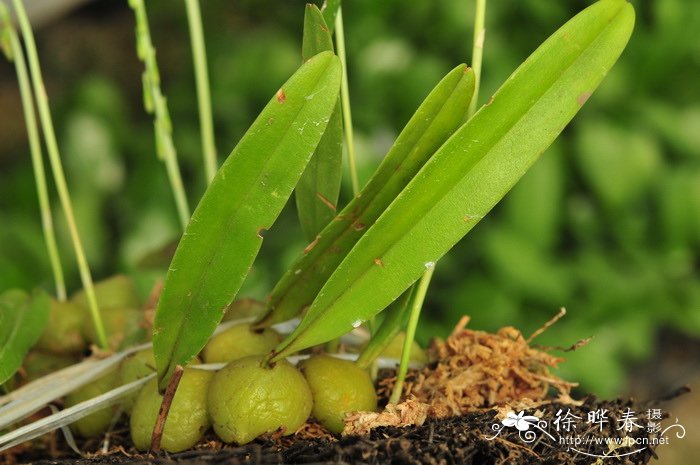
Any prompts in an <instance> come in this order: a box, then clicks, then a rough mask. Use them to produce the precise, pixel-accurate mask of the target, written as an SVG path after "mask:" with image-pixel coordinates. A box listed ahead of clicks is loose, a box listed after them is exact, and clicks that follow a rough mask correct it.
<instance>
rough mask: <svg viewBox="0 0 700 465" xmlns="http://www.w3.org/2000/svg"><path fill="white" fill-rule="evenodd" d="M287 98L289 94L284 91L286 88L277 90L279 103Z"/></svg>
mask: <svg viewBox="0 0 700 465" xmlns="http://www.w3.org/2000/svg"><path fill="white" fill-rule="evenodd" d="M285 100H287V95H286V94H285V93H284V89H280V90H278V91H277V103H284V101H285Z"/></svg>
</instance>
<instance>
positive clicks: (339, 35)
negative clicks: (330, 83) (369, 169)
mask: <svg viewBox="0 0 700 465" xmlns="http://www.w3.org/2000/svg"><path fill="white" fill-rule="evenodd" d="M335 42H336V47H337V49H338V57H339V58H340V63H341V66H342V69H343V78H342V80H341V82H340V99H341V106H342V110H343V130H344V132H345V143H346V145H347V148H348V164H349V165H350V181H351V182H352V194H353V196H357V194H358V193H359V192H360V183H359V181H358V179H357V162H356V158H355V142H354V136H353V130H352V112H351V111H350V90H349V88H348V63H347V59H346V57H345V32H344V30H343V11H342V8H338V14H337V16H336V17H335Z"/></svg>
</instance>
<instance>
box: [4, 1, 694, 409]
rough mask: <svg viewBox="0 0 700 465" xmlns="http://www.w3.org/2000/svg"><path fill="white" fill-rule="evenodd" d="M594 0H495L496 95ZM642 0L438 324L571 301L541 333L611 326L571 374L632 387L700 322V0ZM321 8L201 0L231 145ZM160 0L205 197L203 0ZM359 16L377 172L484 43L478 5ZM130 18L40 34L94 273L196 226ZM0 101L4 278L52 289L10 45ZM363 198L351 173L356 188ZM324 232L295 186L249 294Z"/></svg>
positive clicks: (285, 71)
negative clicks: (193, 42)
mask: <svg viewBox="0 0 700 465" xmlns="http://www.w3.org/2000/svg"><path fill="white" fill-rule="evenodd" d="M589 3H590V2H589V1H582V0H566V1H553V0H550V1H545V0H522V1H519V2H498V1H494V2H490V3H489V5H488V10H487V35H486V45H485V58H484V74H483V87H482V94H481V101H482V102H485V101H486V100H487V99H488V98H489V96H490V95H491V94H492V93H493V92H494V91H495V90H496V89H497V87H498V86H499V85H500V83H502V82H503V81H504V80H505V79H506V78H507V77H508V75H509V74H510V73H511V72H512V71H513V70H514V69H515V68H516V66H517V65H518V64H519V63H520V62H521V61H522V60H524V59H525V58H526V57H527V55H528V54H529V53H530V52H532V51H533V50H534V49H535V47H536V46H537V45H538V44H539V43H540V42H542V41H543V40H544V39H545V38H546V37H547V36H548V35H549V34H551V33H552V32H553V31H554V30H555V29H556V28H557V27H558V26H559V25H561V24H562V23H564V22H565V21H566V20H567V19H568V18H570V17H571V16H573V15H574V14H575V13H576V12H577V11H579V10H580V9H582V8H584V7H585V6H586V5H587V4H589ZM633 3H634V4H635V6H636V8H637V18H638V20H637V27H636V30H635V33H634V35H633V37H632V40H631V42H630V45H629V47H628V49H627V50H626V51H625V53H624V54H623V56H622V58H621V60H620V61H619V62H618V64H617V65H616V66H615V68H614V69H613V70H612V72H611V73H610V75H609V76H608V78H607V79H606V80H605V81H604V83H603V85H602V86H601V88H600V89H599V90H598V92H597V93H596V94H595V95H594V96H593V97H592V98H591V99H590V100H589V101H588V103H587V104H586V105H585V107H584V108H583V110H582V111H581V112H580V114H579V115H578V116H577V118H576V119H575V121H574V122H573V123H572V124H571V125H570V126H569V127H568V128H567V129H566V130H565V132H564V134H563V135H562V137H561V138H560V139H559V140H558V141H557V143H556V144H555V145H554V146H553V147H552V148H551V149H550V150H549V151H548V152H547V153H545V154H544V155H543V157H542V159H541V160H540V161H539V162H538V163H537V164H536V165H535V166H534V168H533V169H532V170H531V171H530V172H529V173H528V174H527V175H526V177H525V178H524V179H523V180H522V181H521V182H520V183H519V184H518V185H517V186H516V188H515V189H514V190H513V191H512V192H511V193H510V194H509V195H508V196H507V197H506V199H505V200H504V201H503V202H502V203H501V204H500V205H499V206H498V207H497V208H496V209H495V210H494V211H493V212H492V213H491V214H490V215H489V216H488V217H487V218H485V219H484V220H483V221H482V222H481V224H480V225H479V226H478V227H477V228H476V229H475V230H474V231H473V232H472V233H470V234H469V235H468V236H467V237H466V238H465V240H463V241H462V242H461V243H460V244H458V245H457V247H455V248H454V249H453V251H452V252H451V253H450V254H449V255H448V256H447V257H445V258H444V259H443V260H442V261H441V262H440V264H439V266H438V268H437V271H436V275H435V278H434V280H433V284H432V286H431V289H430V293H429V297H428V302H427V306H426V310H425V313H424V316H423V323H422V325H421V327H420V332H419V338H420V339H421V340H422V341H424V342H425V341H427V340H428V339H429V338H430V337H433V336H445V335H446V334H448V333H449V331H450V329H451V327H452V326H453V325H454V324H455V323H456V321H457V320H458V319H459V317H460V316H461V315H463V314H469V315H471V317H472V321H471V323H470V325H471V327H473V328H478V329H487V330H495V329H497V328H499V327H501V326H505V325H513V326H516V327H518V328H520V329H522V330H523V332H524V333H525V334H526V335H527V334H529V333H531V332H532V331H534V330H535V329H537V328H538V327H540V326H541V325H542V324H543V323H544V322H545V321H546V320H548V319H549V318H550V317H551V316H553V315H554V314H555V313H556V312H557V311H558V309H559V308H560V307H566V308H567V309H568V316H567V317H566V318H565V319H563V320H562V321H560V322H559V323H557V324H556V325H555V326H554V327H553V328H551V329H550V330H549V331H547V332H546V333H545V334H544V335H543V336H542V337H541V338H539V339H538V342H540V343H541V344H543V345H552V346H569V345H571V344H573V343H575V342H576V341H578V340H580V339H582V338H585V337H588V336H594V339H593V342H592V343H591V344H589V345H588V346H587V347H585V348H583V349H580V350H579V351H576V352H573V353H568V354H566V358H567V359H568V362H567V363H566V364H565V366H564V367H563V368H562V375H563V376H567V377H569V378H570V379H573V380H578V381H580V382H581V384H582V387H583V388H584V389H585V390H587V391H592V392H595V393H597V394H600V395H607V396H613V395H617V394H620V393H621V392H624V391H625V389H627V388H626V386H629V383H627V379H628V375H629V374H630V373H632V372H634V371H635V370H636V367H640V366H646V365H645V364H648V363H651V362H649V360H651V359H652V358H654V357H658V353H659V351H660V350H662V349H663V347H662V346H661V345H660V342H659V341H660V340H662V339H663V340H669V339H670V340H671V342H673V341H677V340H679V338H687V339H682V340H683V341H686V340H687V341H691V342H692V341H693V340H694V339H697V337H698V336H700V279H699V278H698V273H697V269H698V264H699V257H700V86H699V85H698V82H699V81H698V76H700V41H698V40H697V31H700V3H698V2H697V1H696V0H655V1H635V2H633ZM303 5H304V2H303V1H296V0H295V1H290V0H285V1H282V0H256V1H253V0H237V1H227V0H207V1H206V2H202V9H203V20H204V24H205V37H206V42H207V49H208V50H207V52H208V59H209V65H210V76H211V86H212V96H213V107H214V117H215V124H216V137H217V145H218V149H219V155H220V157H219V158H220V160H223V159H224V157H225V156H226V155H227V154H228V153H229V152H230V150H231V149H232V148H233V146H234V145H235V144H236V142H237V140H238V139H239V138H240V136H241V135H242V134H243V132H244V131H245V129H246V128H247V126H248V125H249V124H250V123H251V122H252V120H253V119H254V118H255V116H256V115H257V113H258V112H259V111H260V109H261V108H262V106H263V105H264V104H265V103H266V102H267V100H268V99H269V98H270V96H271V95H273V94H274V92H275V91H276V90H277V89H278V87H279V85H280V84H281V83H282V82H284V80H285V79H286V78H287V77H288V76H289V75H290V74H291V73H292V72H293V71H294V69H296V67H297V66H298V65H299V64H300V59H301V58H300V48H301V33H302V19H303V14H304V12H303ZM147 7H148V9H149V14H150V22H151V27H152V33H153V41H154V44H155V46H156V48H157V50H158V60H159V64H160V67H161V75H162V80H163V90H164V92H165V94H166V95H167V97H168V101H169V105H170V110H171V114H172V118H173V126H174V133H175V144H176V147H177V149H178V153H179V157H180V161H181V166H182V171H183V176H184V178H185V182H186V185H187V192H188V195H189V198H190V203H191V205H192V206H194V205H195V204H196V202H197V199H198V198H199V196H200V195H201V194H202V192H203V190H204V174H203V168H202V163H201V155H200V142H199V127H198V119H197V107H196V100H195V90H194V77H193V72H192V64H191V63H192V62H191V50H190V43H189V36H188V30H187V22H186V17H185V9H184V4H183V3H182V2H173V1H172V0H149V1H148V2H147ZM344 16H345V30H346V41H347V48H348V62H349V79H350V93H351V102H352V110H353V118H354V124H355V131H356V145H357V150H358V152H359V153H358V156H359V172H360V178H361V180H364V181H366V180H368V179H369V176H370V175H371V173H372V171H373V170H374V168H375V167H376V166H377V165H378V163H379V161H380V160H381V158H382V156H383V155H384V154H385V153H386V151H387V150H388V148H389V147H390V145H391V144H392V142H393V140H394V139H395V137H396V136H397V134H398V132H399V131H400V130H401V128H402V126H403V125H404V124H405V122H406V121H407V120H408V118H409V117H410V116H411V114H412V112H413V110H414V109H415V108H416V107H417V106H418V104H419V103H420V102H421V100H422V99H423V98H424V97H425V96H426V95H427V93H428V92H429V90H430V89H431V88H432V87H433V86H434V85H435V84H436V83H437V82H438V81H439V79H440V78H441V77H442V76H443V75H444V74H445V73H447V72H448V71H449V70H450V69H452V67H454V66H455V65H456V64H457V63H460V62H469V60H470V55H471V37H472V22H473V2H472V1H470V0H435V1H430V2H405V1H399V0H386V1H382V2H377V1H374V0H354V1H348V2H347V4H346V5H345V9H344ZM133 27H134V22H133V15H132V12H131V10H130V9H129V8H128V5H127V2H126V1H121V2H120V1H104V0H101V1H98V0H94V1H92V2H88V3H87V4H85V5H83V6H81V7H79V8H77V9H74V10H71V11H69V12H65V14H63V15H60V16H58V17H57V18H55V19H54V20H52V21H49V22H47V23H46V24H44V25H43V26H42V27H41V28H39V30H38V31H37V40H38V46H39V52H40V56H41V60H42V65H43V71H44V74H45V79H46V81H47V88H48V93H49V96H50V98H51V101H52V109H53V114H54V119H55V123H56V125H57V131H58V136H59V142H60V145H61V148H62V154H63V157H64V164H65V168H66V171H67V176H68V180H69V183H70V188H71V193H72V196H73V201H74V202H75V207H76V209H77V215H78V219H79V226H80V231H81V233H82V235H83V237H84V239H85V242H86V244H85V245H86V248H87V253H88V256H89V261H90V263H91V265H92V267H93V272H94V275H95V277H96V278H101V277H107V276H109V275H111V274H114V273H115V272H127V273H131V274H134V275H138V276H140V277H142V278H143V282H144V288H146V287H147V283H148V280H149V279H152V278H153V276H158V275H160V274H161V273H162V270H158V269H156V270H155V271H154V270H153V269H151V270H149V271H147V272H145V271H144V270H143V267H140V266H139V262H140V261H141V260H142V258H143V257H144V255H147V254H148V253H150V252H152V251H154V250H157V249H158V248H160V247H162V246H164V245H165V244H168V243H169V242H172V241H173V240H174V239H175V238H176V237H177V235H178V233H179V230H178V221H177V216H176V212H175V208H174V203H173V199H172V196H171V194H170V191H169V188H168V182H167V178H166V175H165V170H164V167H163V165H162V164H161V163H160V162H159V161H158V160H157V159H156V156H155V151H154V141H153V131H152V120H151V118H150V117H149V116H147V115H146V114H145V113H144V111H143V107H142V102H141V77H140V76H141V70H142V65H141V63H140V62H139V61H138V60H137V58H136V55H135V51H134V33H133ZM0 115H2V116H1V118H2V120H1V121H2V123H1V124H0V291H2V290H5V289H8V288H11V287H23V288H31V287H34V286H43V287H45V288H46V289H51V288H52V277H51V273H50V268H49V263H48V260H47V256H46V253H45V247H44V242H43V239H42V234H41V228H40V221H39V212H38V207H37V199H36V193H35V187H34V181H33V178H32V168H31V163H30V160H29V153H28V146H27V141H26V132H25V128H24V122H23V119H22V116H21V103H20V100H19V94H18V90H17V85H16V79H15V75H14V69H13V68H12V67H11V66H10V65H9V64H7V63H4V64H2V65H0ZM349 195H350V192H349V182H346V183H345V185H344V191H343V193H342V198H343V199H344V200H345V201H347V199H348V198H349ZM53 200H54V203H55V204H56V207H57V206H58V205H57V199H56V196H55V195H54V196H53ZM55 213H56V215H55V216H56V221H57V225H58V228H59V233H60V239H61V245H62V249H61V256H62V258H63V263H64V267H65V268H66V271H67V272H68V278H69V288H70V289H72V290H75V289H77V288H78V287H79V279H78V275H77V271H76V267H75V263H74V260H73V257H72V251H71V248H70V242H69V240H68V236H67V231H66V228H65V223H64V222H63V220H62V218H61V216H60V214H59V210H58V208H56V209H55ZM305 245H306V244H305V243H304V240H303V238H302V234H301V231H300V229H299V227H298V225H297V223H296V213H295V211H294V202H290V204H289V205H288V206H287V208H286V209H285V211H284V212H283V214H282V216H281V217H280V219H279V220H278V222H277V223H276V225H275V227H274V228H273V230H272V231H270V233H269V234H268V235H267V236H266V240H265V244H264V246H263V251H262V253H261V255H260V257H259V260H258V261H257V263H256V265H255V268H254V270H253V272H252V273H251V276H250V279H249V280H248V281H247V283H246V285H245V288H244V290H243V291H242V293H241V294H240V295H247V296H254V297H264V296H265V294H266V293H267V292H269V290H270V289H271V287H272V285H273V284H274V283H275V281H276V280H277V279H278V278H279V277H280V276H281V274H282V272H283V270H284V269H285V266H287V265H288V264H289V263H290V262H291V261H292V260H293V259H294V257H295V256H296V255H297V254H298V253H299V252H300V251H301V250H302V249H303V248H304V246H305ZM669 334H670V335H671V336H670V337H669ZM676 335H678V337H676ZM664 338H665V339H664ZM689 343H690V342H689ZM695 347H697V345H696V346H695ZM683 356H686V357H687V356H688V354H687V353H683V352H682V353H681V357H683ZM695 357H696V360H695V361H696V362H697V354H695ZM693 366H695V367H697V364H696V365H693ZM652 381H653V380H646V381H643V382H652ZM672 381H673V380H672ZM662 387H665V386H662Z"/></svg>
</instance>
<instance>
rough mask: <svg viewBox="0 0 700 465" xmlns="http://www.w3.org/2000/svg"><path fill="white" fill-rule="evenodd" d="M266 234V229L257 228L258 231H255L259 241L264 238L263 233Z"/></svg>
mask: <svg viewBox="0 0 700 465" xmlns="http://www.w3.org/2000/svg"><path fill="white" fill-rule="evenodd" d="M266 232H267V228H263V227H259V228H258V230H257V231H256V234H257V235H258V237H259V238H260V239H262V238H264V237H265V233H266Z"/></svg>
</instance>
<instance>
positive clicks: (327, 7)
mask: <svg viewBox="0 0 700 465" xmlns="http://www.w3.org/2000/svg"><path fill="white" fill-rule="evenodd" d="M339 8H340V0H323V5H322V6H321V12H322V13H323V19H324V20H325V21H326V24H327V25H328V32H330V33H333V29H335V17H336V16H337V15H338V9H339Z"/></svg>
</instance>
